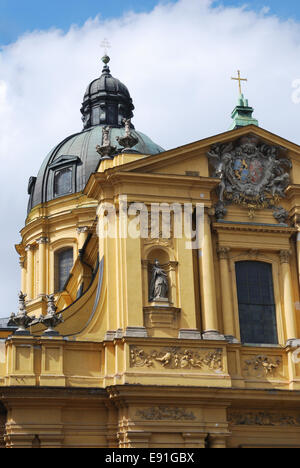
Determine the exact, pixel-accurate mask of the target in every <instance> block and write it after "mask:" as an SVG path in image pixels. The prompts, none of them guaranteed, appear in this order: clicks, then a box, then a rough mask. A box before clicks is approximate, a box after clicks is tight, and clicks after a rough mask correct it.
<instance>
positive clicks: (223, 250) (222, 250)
mask: <svg viewBox="0 0 300 468" xmlns="http://www.w3.org/2000/svg"><path fill="white" fill-rule="evenodd" d="M229 252H230V248H229V247H220V246H219V247H218V250H217V253H218V256H219V259H220V260H227V259H228V255H229Z"/></svg>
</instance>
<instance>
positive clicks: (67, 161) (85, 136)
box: [28, 125, 164, 211]
mask: <svg viewBox="0 0 300 468" xmlns="http://www.w3.org/2000/svg"><path fill="white" fill-rule="evenodd" d="M102 128H103V126H102V125H97V126H94V127H91V128H89V129H87V130H85V131H83V132H80V133H77V134H75V135H71V136H69V137H67V138H66V139H65V140H63V141H62V142H61V143H60V144H59V145H57V146H56V147H55V148H54V149H53V150H52V151H51V152H50V153H49V154H48V156H47V157H46V159H45V160H44V162H43V164H42V166H41V168H40V170H39V173H38V176H37V177H36V178H35V177H31V178H30V180H29V186H28V193H29V194H30V200H29V206H28V211H30V210H31V209H32V208H33V207H35V206H37V205H39V204H40V203H45V202H48V201H50V200H53V199H55V198H58V196H57V194H56V193H55V188H54V185H55V174H56V173H57V172H58V171H59V170H61V169H64V168H72V171H73V179H72V188H71V190H70V191H69V192H68V193H65V194H64V195H67V194H71V193H77V192H81V191H83V190H84V188H85V186H86V184H87V181H88V179H89V177H90V175H91V174H92V173H93V172H95V171H96V170H97V168H98V166H99V164H100V162H101V157H100V155H99V154H98V153H97V151H96V146H97V145H99V144H100V145H101V141H102ZM131 133H132V135H133V136H134V137H135V138H136V139H137V140H138V143H137V144H136V145H135V146H134V147H133V148H132V150H133V152H134V153H140V154H145V155H151V154H157V153H161V152H163V151H164V150H163V148H161V147H160V146H159V145H157V144H156V143H154V142H153V141H152V140H151V139H150V138H149V137H148V136H146V135H144V134H143V133H141V132H138V131H136V130H134V129H132V130H131ZM122 136H124V128H110V140H111V144H112V145H113V146H115V147H116V154H117V153H121V152H122V150H123V149H124V148H122V147H120V145H119V143H118V140H117V137H122Z"/></svg>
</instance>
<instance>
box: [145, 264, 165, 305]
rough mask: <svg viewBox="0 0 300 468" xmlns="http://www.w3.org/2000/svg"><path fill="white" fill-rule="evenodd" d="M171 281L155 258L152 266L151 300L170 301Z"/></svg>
mask: <svg viewBox="0 0 300 468" xmlns="http://www.w3.org/2000/svg"><path fill="white" fill-rule="evenodd" d="M168 290H169V283H168V277H167V274H166V273H165V271H164V270H163V269H162V268H161V266H160V263H159V261H158V260H155V262H154V265H153V268H152V276H151V281H150V288H149V301H150V302H155V301H157V302H168V301H169V299H168Z"/></svg>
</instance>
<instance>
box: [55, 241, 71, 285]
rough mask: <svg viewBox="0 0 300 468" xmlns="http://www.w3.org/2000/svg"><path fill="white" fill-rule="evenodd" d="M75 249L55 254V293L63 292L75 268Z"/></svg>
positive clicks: (67, 249)
mask: <svg viewBox="0 0 300 468" xmlns="http://www.w3.org/2000/svg"><path fill="white" fill-rule="evenodd" d="M73 261H74V259H73V248H72V247H70V248H66V249H63V250H59V251H58V252H56V254H55V292H60V291H63V289H64V286H65V284H66V282H67V279H68V278H69V276H70V271H71V269H72V267H73Z"/></svg>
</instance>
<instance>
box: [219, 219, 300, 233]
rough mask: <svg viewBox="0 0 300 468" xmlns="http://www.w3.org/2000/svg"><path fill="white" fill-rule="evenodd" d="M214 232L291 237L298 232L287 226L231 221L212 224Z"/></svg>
mask: <svg viewBox="0 0 300 468" xmlns="http://www.w3.org/2000/svg"><path fill="white" fill-rule="evenodd" d="M212 227H213V229H214V231H216V232H218V231H251V232H269V233H280V234H286V235H292V234H294V233H295V232H298V229H296V228H291V227H288V226H278V225H273V224H259V223H244V222H241V223H237V222H231V221H227V222H226V221H225V222H224V221H223V222H217V223H213V225H212Z"/></svg>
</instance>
